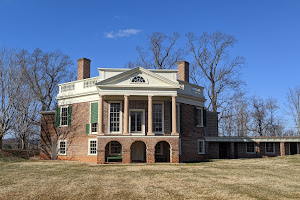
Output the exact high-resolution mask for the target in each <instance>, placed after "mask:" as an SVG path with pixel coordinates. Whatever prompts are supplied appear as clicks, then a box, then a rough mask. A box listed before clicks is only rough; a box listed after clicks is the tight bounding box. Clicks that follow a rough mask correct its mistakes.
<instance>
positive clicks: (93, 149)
mask: <svg viewBox="0 0 300 200" xmlns="http://www.w3.org/2000/svg"><path fill="white" fill-rule="evenodd" d="M89 155H97V140H96V139H90V140H89Z"/></svg>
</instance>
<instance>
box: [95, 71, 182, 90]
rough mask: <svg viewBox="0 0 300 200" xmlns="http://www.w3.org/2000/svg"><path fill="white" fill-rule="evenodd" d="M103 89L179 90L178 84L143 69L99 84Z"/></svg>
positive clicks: (116, 76)
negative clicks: (155, 88)
mask: <svg viewBox="0 0 300 200" xmlns="http://www.w3.org/2000/svg"><path fill="white" fill-rule="evenodd" d="M97 86H99V87H100V88H101V87H141V88H147V87H166V88H170V87H172V88H179V84H178V82H177V81H176V82H174V81H172V80H170V79H167V78H165V77H163V76H160V75H158V74H155V73H153V72H151V71H149V70H147V69H144V68H142V67H137V68H134V69H132V70H128V71H125V72H123V73H120V74H118V75H115V76H113V77H110V78H108V79H105V80H103V81H101V82H98V83H97Z"/></svg>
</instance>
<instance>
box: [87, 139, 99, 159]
mask: <svg viewBox="0 0 300 200" xmlns="http://www.w3.org/2000/svg"><path fill="white" fill-rule="evenodd" d="M91 141H96V154H91ZM88 143H89V144H88V146H89V147H88V156H96V155H97V152H98V140H97V139H96V138H89V140H88Z"/></svg>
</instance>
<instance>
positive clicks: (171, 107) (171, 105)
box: [169, 101, 172, 133]
mask: <svg viewBox="0 0 300 200" xmlns="http://www.w3.org/2000/svg"><path fill="white" fill-rule="evenodd" d="M169 107H170V133H172V101H170V106H169Z"/></svg>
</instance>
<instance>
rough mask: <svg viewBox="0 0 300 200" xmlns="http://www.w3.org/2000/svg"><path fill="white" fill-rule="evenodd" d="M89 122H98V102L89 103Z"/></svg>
mask: <svg viewBox="0 0 300 200" xmlns="http://www.w3.org/2000/svg"><path fill="white" fill-rule="evenodd" d="M91 123H98V103H91Z"/></svg>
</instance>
